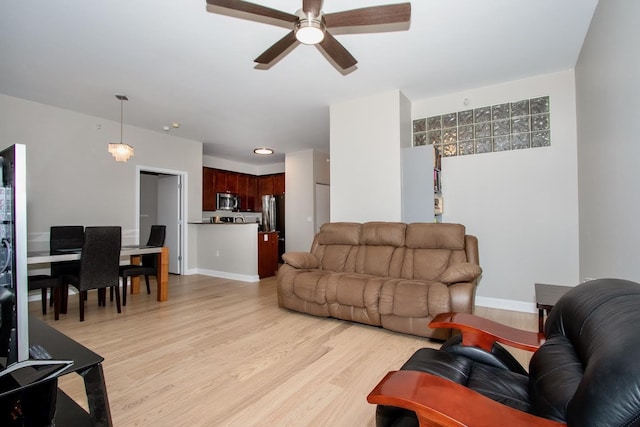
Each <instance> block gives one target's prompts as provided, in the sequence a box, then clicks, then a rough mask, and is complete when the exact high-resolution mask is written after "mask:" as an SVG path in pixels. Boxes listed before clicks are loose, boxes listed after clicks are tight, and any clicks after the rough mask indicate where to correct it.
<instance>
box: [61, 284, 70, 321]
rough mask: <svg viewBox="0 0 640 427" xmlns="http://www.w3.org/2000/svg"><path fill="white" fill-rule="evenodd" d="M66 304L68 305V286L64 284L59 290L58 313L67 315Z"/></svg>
mask: <svg viewBox="0 0 640 427" xmlns="http://www.w3.org/2000/svg"><path fill="white" fill-rule="evenodd" d="M68 303H69V285H67V284H64V285H62V287H61V288H60V313H62V314H67V304H68Z"/></svg>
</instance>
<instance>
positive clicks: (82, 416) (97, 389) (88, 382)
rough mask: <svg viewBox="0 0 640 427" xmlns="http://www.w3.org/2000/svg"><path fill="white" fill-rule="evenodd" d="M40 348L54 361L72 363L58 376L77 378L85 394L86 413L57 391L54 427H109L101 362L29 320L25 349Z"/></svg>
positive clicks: (65, 339)
mask: <svg viewBox="0 0 640 427" xmlns="http://www.w3.org/2000/svg"><path fill="white" fill-rule="evenodd" d="M35 344H40V345H41V346H43V347H44V348H45V349H46V350H47V351H48V352H49V353H50V354H51V356H53V358H54V359H57V360H73V365H71V366H70V367H69V368H67V370H66V371H64V372H63V373H62V374H61V375H66V374H70V373H72V372H75V373H77V374H78V375H81V376H82V377H83V379H84V386H85V390H86V393H87V403H88V405H89V413H88V414H87V412H86V411H85V410H84V409H83V408H82V407H81V406H80V405H78V404H77V403H76V402H74V401H73V400H72V399H71V398H70V397H69V396H67V395H66V394H65V393H64V392H63V391H62V390H58V399H57V410H56V417H55V420H56V426H58V427H65V426H73V427H76V426H85V425H87V426H100V427H102V426H104V427H111V426H112V425H113V423H112V420H111V411H110V409H109V399H108V397H107V387H106V385H105V382H104V373H103V371H102V361H103V360H104V358H103V357H102V356H100V355H98V354H96V353H94V352H93V351H91V350H89V349H88V348H86V347H85V346H83V345H81V344H80V343H78V342H76V341H74V340H72V339H71V338H69V337H68V336H66V335H64V334H63V333H61V332H59V331H57V330H56V329H54V328H52V327H51V326H49V325H47V324H46V323H44V322H43V321H41V320H40V319H37V318H34V317H33V316H30V317H29V345H35Z"/></svg>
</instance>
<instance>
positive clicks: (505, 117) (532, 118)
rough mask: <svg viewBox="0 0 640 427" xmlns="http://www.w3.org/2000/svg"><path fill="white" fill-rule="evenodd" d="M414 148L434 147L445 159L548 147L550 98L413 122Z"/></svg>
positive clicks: (476, 109) (524, 100)
mask: <svg viewBox="0 0 640 427" xmlns="http://www.w3.org/2000/svg"><path fill="white" fill-rule="evenodd" d="M413 145H414V146H417V145H435V146H436V147H437V148H438V149H439V150H440V152H441V153H442V155H443V156H445V157H449V156H466V155H469V154H482V153H491V152H497V151H508V150H522V149H524V148H535V147H548V146H550V145H551V124H550V107H549V97H548V96H543V97H540V98H533V99H523V100H521V101H516V102H505V103H503V104H497V105H492V106H489V107H481V108H474V109H473V110H465V111H459V112H457V113H447V114H443V115H441V116H433V117H426V118H422V119H416V120H414V121H413Z"/></svg>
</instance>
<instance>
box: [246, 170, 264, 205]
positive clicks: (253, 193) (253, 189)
mask: <svg viewBox="0 0 640 427" xmlns="http://www.w3.org/2000/svg"><path fill="white" fill-rule="evenodd" d="M248 185H249V190H248V191H247V198H248V199H247V206H248V207H249V209H251V210H252V211H254V212H260V211H262V202H261V201H260V197H259V195H258V177H257V176H255V175H249V184H248Z"/></svg>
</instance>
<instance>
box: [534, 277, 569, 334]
mask: <svg viewBox="0 0 640 427" xmlns="http://www.w3.org/2000/svg"><path fill="white" fill-rule="evenodd" d="M535 288H536V308H537V309H538V332H540V333H543V332H544V312H545V311H546V312H547V315H549V312H550V311H551V309H552V308H553V306H554V305H556V302H558V300H559V299H560V297H561V296H562V295H564V294H565V293H566V292H567V291H568V290H569V289H571V286H560V285H545V284H543V283H536V284H535Z"/></svg>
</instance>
